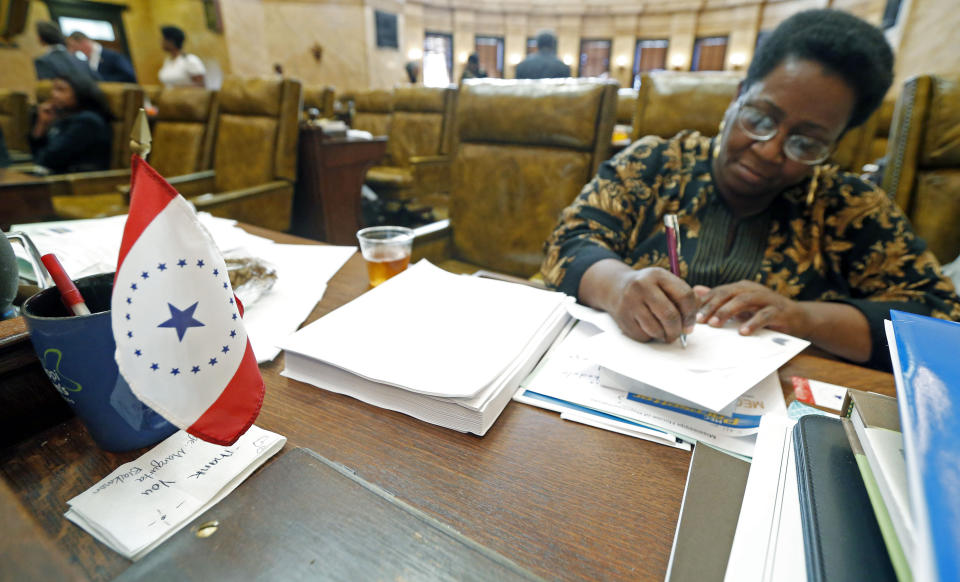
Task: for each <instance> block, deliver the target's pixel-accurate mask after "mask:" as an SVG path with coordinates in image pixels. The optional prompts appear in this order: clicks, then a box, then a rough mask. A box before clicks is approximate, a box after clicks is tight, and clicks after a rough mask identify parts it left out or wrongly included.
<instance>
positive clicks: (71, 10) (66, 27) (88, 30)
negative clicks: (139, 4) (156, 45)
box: [45, 0, 160, 58]
mask: <svg viewBox="0 0 960 582" xmlns="http://www.w3.org/2000/svg"><path fill="white" fill-rule="evenodd" d="M45 4H46V5H47V8H49V10H50V19H51V20H53V21H54V22H56V23H57V24H59V25H60V29H61V30H62V31H63V34H64V35H68V34H70V33H71V32H73V31H75V30H79V31H81V32H83V33H84V34H86V35H87V36H89V37H90V38H92V39H94V40H95V41H97V42H99V43H100V44H102V45H103V46H105V47H107V48H109V49H111V50H115V51H117V52H118V53H121V54H124V55H126V56H127V58H130V51H129V50H128V48H127V35H126V32H125V30H124V28H123V12H124V11H125V10H127V7H126V6H125V5H123V4H105V3H101V2H73V1H67V0H47V1H46V2H45ZM157 42H160V41H159V40H157Z"/></svg>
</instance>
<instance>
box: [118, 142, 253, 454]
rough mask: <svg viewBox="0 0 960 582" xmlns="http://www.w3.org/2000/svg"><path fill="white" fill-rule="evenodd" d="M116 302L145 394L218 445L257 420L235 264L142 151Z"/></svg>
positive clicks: (128, 373)
mask: <svg viewBox="0 0 960 582" xmlns="http://www.w3.org/2000/svg"><path fill="white" fill-rule="evenodd" d="M111 308H112V324H113V335H114V337H115V338H116V341H117V352H116V360H117V365H118V367H119V368H120V373H121V374H123V377H124V379H126V381H127V383H128V384H129V385H130V388H131V389H132V390H133V392H134V394H136V395H137V397H138V398H139V399H140V400H142V401H143V402H144V403H145V404H147V405H148V406H150V407H151V408H153V409H154V410H156V411H157V412H158V413H160V414H161V415H163V417H164V418H166V419H167V420H168V421H170V422H171V423H173V424H175V425H177V426H179V427H180V428H182V429H184V430H186V431H187V432H188V433H190V434H192V435H195V436H197V437H199V438H201V439H203V440H205V441H209V442H212V443H217V444H222V445H231V444H233V443H234V442H235V441H236V440H237V439H238V438H240V436H241V435H242V434H243V433H244V432H246V430H247V429H248V428H250V425H252V424H253V421H254V420H255V419H256V418H257V414H258V413H259V412H260V405H261V404H262V403H263V393H264V387H263V378H262V377H261V376H260V369H259V368H258V367H257V360H256V357H255V356H254V355H253V348H251V346H250V341H249V340H248V339H247V333H246V331H245V329H244V326H243V320H242V315H243V306H242V305H241V304H240V302H239V301H238V300H237V298H236V296H235V295H234V293H233V288H232V287H231V286H230V279H229V277H228V276H227V267H226V265H225V264H224V262H223V258H222V257H221V256H220V253H219V252H218V251H217V247H216V245H215V244H214V242H213V239H212V238H211V236H210V234H209V233H208V232H207V230H206V229H205V228H204V227H203V225H202V224H200V221H199V220H198V219H197V215H196V213H195V211H194V209H193V207H192V206H190V204H189V203H188V202H187V201H186V200H184V198H183V197H182V196H180V195H179V194H178V193H177V191H176V190H174V188H173V187H172V186H171V185H170V184H169V183H167V181H166V180H164V179H163V178H162V177H161V176H160V175H159V174H157V172H156V171H155V170H154V169H153V168H151V167H150V165H149V164H147V163H146V162H145V161H143V160H142V159H141V158H140V157H138V156H134V157H133V175H132V177H131V181H130V214H129V216H128V218H127V224H126V226H125V227H124V231H123V240H122V242H121V244H120V257H119V259H118V260H117V274H116V276H115V279H114V284H113V297H112V301H111Z"/></svg>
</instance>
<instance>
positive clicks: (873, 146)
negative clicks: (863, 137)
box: [867, 99, 897, 162]
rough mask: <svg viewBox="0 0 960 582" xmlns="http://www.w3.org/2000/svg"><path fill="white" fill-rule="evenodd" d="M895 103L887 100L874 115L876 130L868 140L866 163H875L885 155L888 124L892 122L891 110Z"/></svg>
mask: <svg viewBox="0 0 960 582" xmlns="http://www.w3.org/2000/svg"><path fill="white" fill-rule="evenodd" d="M896 105H897V102H896V100H893V99H887V100H885V101H884V102H883V104H882V105H881V106H880V109H879V110H878V111H877V112H876V113H875V114H874V115H876V117H877V123H876V128H875V129H874V132H873V137H872V138H871V139H870V150H869V155H868V156H867V161H868V162H876V161H877V160H879V159H881V158H883V157H885V156H886V155H887V144H888V142H889V141H890V124H891V123H892V122H893V109H894V107H896Z"/></svg>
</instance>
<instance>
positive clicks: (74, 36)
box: [67, 30, 90, 40]
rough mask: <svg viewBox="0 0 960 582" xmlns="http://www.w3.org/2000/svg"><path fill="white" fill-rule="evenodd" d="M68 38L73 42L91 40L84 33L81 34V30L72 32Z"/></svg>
mask: <svg viewBox="0 0 960 582" xmlns="http://www.w3.org/2000/svg"><path fill="white" fill-rule="evenodd" d="M67 38H69V39H72V40H90V37H89V36H87V35H85V34H84V33H82V32H80V31H79V30H74V31H73V32H71V33H70V34H69V35H67Z"/></svg>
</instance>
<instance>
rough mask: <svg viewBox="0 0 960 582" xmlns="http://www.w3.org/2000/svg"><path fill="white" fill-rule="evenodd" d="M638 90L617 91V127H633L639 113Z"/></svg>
mask: <svg viewBox="0 0 960 582" xmlns="http://www.w3.org/2000/svg"><path fill="white" fill-rule="evenodd" d="M638 96H639V91H637V90H636V89H630V88H625V89H619V90H618V91H617V125H629V126H633V116H634V115H636V113H637V98H638Z"/></svg>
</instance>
